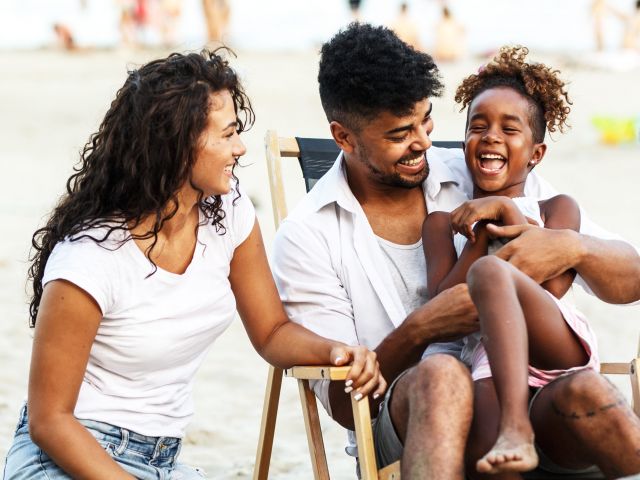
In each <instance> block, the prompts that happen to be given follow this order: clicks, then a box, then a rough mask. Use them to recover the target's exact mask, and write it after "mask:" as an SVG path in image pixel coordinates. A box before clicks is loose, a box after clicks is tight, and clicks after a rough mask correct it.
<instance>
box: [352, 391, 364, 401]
mask: <svg viewBox="0 0 640 480" xmlns="http://www.w3.org/2000/svg"><path fill="white" fill-rule="evenodd" d="M353 398H354V399H355V400H356V402H357V401H358V400H360V399H361V398H362V394H361V393H356V394H355V395H354V396H353Z"/></svg>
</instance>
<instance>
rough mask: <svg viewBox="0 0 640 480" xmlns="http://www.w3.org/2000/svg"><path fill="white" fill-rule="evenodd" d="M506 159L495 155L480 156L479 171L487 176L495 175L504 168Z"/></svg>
mask: <svg viewBox="0 0 640 480" xmlns="http://www.w3.org/2000/svg"><path fill="white" fill-rule="evenodd" d="M506 164H507V159H506V158H504V157H503V156H502V155H499V154H497V153H483V154H481V155H480V170H481V171H482V172H483V173H485V174H487V175H495V174H497V173H498V172H500V170H502V169H503V168H504V166H505V165H506Z"/></svg>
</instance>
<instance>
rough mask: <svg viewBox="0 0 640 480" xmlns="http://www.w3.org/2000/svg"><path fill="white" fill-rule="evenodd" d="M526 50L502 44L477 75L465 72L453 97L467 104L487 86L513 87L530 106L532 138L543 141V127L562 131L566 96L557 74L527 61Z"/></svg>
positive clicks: (544, 66) (567, 113) (463, 107)
mask: <svg viewBox="0 0 640 480" xmlns="http://www.w3.org/2000/svg"><path fill="white" fill-rule="evenodd" d="M528 53H529V49H528V48H526V47H522V46H516V47H502V48H501V49H500V53H498V55H496V57H495V58H494V59H493V60H492V61H491V62H490V63H488V64H487V65H485V66H484V67H482V68H481V69H480V70H479V71H478V73H477V74H475V75H469V76H468V77H467V78H465V79H464V80H463V81H462V84H460V86H459V87H458V89H457V90H456V96H455V100H456V102H457V103H460V104H461V105H462V108H461V109H460V111H462V110H464V109H465V108H466V107H468V106H469V105H470V104H471V102H472V101H473V100H474V99H475V98H476V97H477V96H478V95H480V93H482V92H484V91H485V90H488V89H490V88H496V87H498V88H499V87H507V88H513V89H514V90H516V91H517V92H520V93H521V94H522V95H523V96H524V97H525V98H527V99H528V100H529V101H530V103H531V106H532V109H531V115H530V117H529V123H530V124H531V130H532V131H533V141H534V142H536V143H541V142H542V141H544V135H545V126H546V128H547V129H548V130H549V131H550V132H555V131H556V128H557V129H559V130H560V131H561V132H564V130H565V128H566V127H568V124H567V116H568V115H569V112H570V111H571V108H570V107H569V105H571V104H572V103H571V100H569V95H568V94H567V91H566V89H565V85H566V84H565V82H563V81H562V80H561V79H560V78H559V76H558V74H559V73H560V72H559V71H558V70H552V69H551V68H550V67H547V66H546V65H543V64H542V63H527V62H526V61H525V57H526V56H527V54H528Z"/></svg>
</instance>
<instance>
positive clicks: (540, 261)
mask: <svg viewBox="0 0 640 480" xmlns="http://www.w3.org/2000/svg"><path fill="white" fill-rule="evenodd" d="M487 230H488V231H489V232H490V233H491V234H492V235H494V236H499V237H507V238H512V239H513V240H512V241H510V242H509V243H508V244H507V245H505V246H504V247H502V248H501V249H500V250H498V252H496V255H497V256H499V257H500V258H502V259H504V260H506V261H508V262H509V263H511V264H513V265H514V266H515V267H517V268H518V269H520V270H522V271H523V272H524V273H526V274H527V275H529V276H530V277H531V278H533V279H534V280H536V281H537V282H539V283H542V282H544V281H546V280H549V279H550V278H554V277H557V276H558V275H560V274H562V273H563V272H565V271H566V270H569V269H571V268H573V269H575V270H576V271H577V273H578V275H580V276H581V277H582V279H583V280H584V281H585V283H586V284H587V286H588V287H589V288H590V289H591V291H592V292H593V293H594V294H595V295H596V296H597V297H598V298H600V299H601V300H603V301H605V302H609V303H616V304H623V303H631V302H636V301H638V300H640V281H638V279H639V278H640V256H639V255H638V252H637V251H636V249H635V248H633V247H632V246H631V245H629V244H628V243H626V242H624V241H621V240H605V239H602V238H596V237H592V236H590V235H585V234H583V233H577V232H574V231H572V230H550V229H546V228H539V227H534V226H531V225H515V226H508V227H498V226H496V225H491V224H490V225H487Z"/></svg>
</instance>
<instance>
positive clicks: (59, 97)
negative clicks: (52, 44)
mask: <svg viewBox="0 0 640 480" xmlns="http://www.w3.org/2000/svg"><path fill="white" fill-rule="evenodd" d="M162 54H164V52H159V51H142V52H126V51H94V52H79V53H75V54H66V53H63V52H58V51H35V52H21V53H7V52H4V53H0V72H2V79H1V80H0V85H1V86H2V88H0V105H1V107H0V138H1V139H2V140H1V141H0V159H1V165H2V175H1V182H2V186H1V188H0V229H1V232H2V234H1V239H2V240H1V242H2V243H1V245H2V248H1V249H0V458H2V459H4V457H5V454H6V451H7V449H8V447H9V445H10V442H11V438H12V435H13V431H14V427H15V422H16V421H17V415H18V411H19V408H20V405H21V403H22V402H23V401H24V398H25V396H26V388H27V376H28V369H29V356H30V348H31V333H32V332H31V330H30V329H29V328H28V325H27V295H26V293H25V292H26V271H27V267H28V262H27V257H28V253H29V247H30V239H31V235H32V234H33V231H34V230H35V229H36V228H37V227H38V226H39V225H41V224H42V223H43V221H44V218H45V216H46V215H47V213H48V212H49V211H50V209H51V208H52V207H53V205H54V204H55V202H56V200H57V198H58V197H59V195H60V194H61V193H62V192H63V190H64V184H65V181H66V179H67V177H68V176H69V175H70V173H71V169H72V166H73V165H74V164H75V163H76V162H77V160H78V158H79V157H78V151H79V150H80V149H81V147H82V145H83V144H84V142H85V141H86V140H87V139H88V137H89V135H90V134H91V133H92V132H93V131H94V130H96V128H97V126H98V123H99V121H100V120H101V118H102V116H103V114H104V113H105V111H106V109H107V108H108V105H109V103H110V102H111V100H112V99H113V97H114V95H115V92H116V90H117V88H118V87H119V86H120V85H121V84H122V82H123V81H124V78H125V75H126V69H127V66H128V65H129V66H133V65H136V64H139V63H142V62H145V61H147V60H149V59H151V58H153V57H156V56H159V55H162ZM543 60H545V61H548V62H550V63H551V64H553V65H555V66H557V67H558V68H560V69H561V70H562V71H563V73H564V77H565V78H567V79H569V80H570V81H571V84H570V86H569V91H570V94H571V96H572V98H573V100H574V108H573V111H572V114H571V116H570V123H571V125H572V127H573V128H572V129H571V130H570V131H569V132H568V133H566V134H565V135H554V139H555V140H556V141H549V142H548V144H549V151H548V153H547V156H546V158H545V160H544V162H543V164H542V165H541V166H540V167H539V172H540V173H542V174H543V175H544V177H545V178H546V179H547V180H549V181H550V182H551V183H552V184H553V185H554V186H555V187H556V188H557V189H558V190H559V191H562V192H565V193H568V194H570V195H572V196H574V197H575V198H576V199H577V200H578V201H579V202H580V204H581V205H582V206H583V207H585V208H586V210H587V211H588V212H589V214H590V216H591V218H592V219H594V220H596V221H597V222H598V223H599V224H601V225H602V226H603V227H605V228H607V229H609V230H612V231H615V232H618V233H619V234H620V235H622V236H624V237H625V238H626V239H628V240H629V241H631V242H632V243H634V244H635V245H640V215H639V214H638V213H637V208H638V205H640V186H639V185H638V179H640V144H638V143H635V144H628V145H620V146H605V145H602V144H600V143H599V142H598V134H597V132H596V131H595V129H594V128H593V126H592V124H591V118H592V117H593V116H594V115H612V116H620V117H633V116H638V115H640V96H638V93H637V88H638V85H639V84H640V71H638V70H635V71H633V72H626V73H611V72H608V71H603V70H591V69H586V68H579V67H576V66H571V65H570V64H569V63H567V62H565V61H564V60H563V59H561V58H554V57H544V58H543ZM479 63H480V60H466V61H464V62H461V63H458V64H451V65H442V68H441V70H442V74H443V78H444V82H445V85H446V87H447V89H446V92H445V95H444V97H443V98H441V99H435V100H434V113H433V116H434V119H435V131H434V134H433V135H432V137H433V138H434V139H436V140H455V139H460V138H462V134H463V128H464V116H463V114H460V113H458V111H457V109H456V107H455V105H454V103H453V93H454V90H455V87H456V86H457V84H458V83H459V81H460V80H461V78H462V77H463V76H465V75H467V74H469V73H470V72H474V71H476V70H477V68H478V65H479ZM234 65H235V66H236V67H237V68H238V70H239V71H240V72H241V74H242V77H243V78H244V80H245V86H246V89H247V92H248V94H249V96H250V97H251V99H252V101H253V104H254V108H255V111H256V115H257V121H256V124H255V126H254V127H253V128H252V129H251V130H250V131H249V132H248V133H246V134H245V135H244V140H245V143H246V145H247V148H248V153H247V155H246V156H245V157H244V159H243V160H242V161H241V163H242V164H243V165H244V168H241V169H240V170H239V172H238V174H239V177H240V179H241V183H242V184H243V185H244V187H245V189H246V190H247V191H248V192H249V194H250V196H251V198H252V199H253V200H254V202H255V204H256V207H257V212H258V217H259V220H260V223H261V226H262V230H263V233H264V236H265V241H266V244H267V248H270V246H271V243H272V239H273V234H274V227H273V220H272V212H271V203H270V197H269V187H268V184H267V180H266V179H267V173H266V164H265V159H264V148H263V138H264V135H265V132H266V130H267V129H276V130H277V131H278V132H279V134H280V135H282V136H293V135H299V136H327V135H328V133H329V132H328V128H327V125H326V119H325V117H324V114H323V112H322V109H321V106H320V101H319V98H318V94H317V83H316V79H315V77H316V74H317V56H316V53H315V52H313V51H309V52H306V53H291V54H278V53H260V54H258V53H252V52H246V51H240V52H238V59H237V60H236V61H234ZM285 173H286V177H287V179H288V180H287V184H288V188H287V197H288V199H289V201H290V202H291V204H294V203H295V202H296V201H297V200H298V199H299V198H300V197H301V195H302V194H303V186H302V182H301V181H300V180H299V179H300V177H299V173H298V172H297V169H296V166H295V165H291V167H289V168H287V171H286V172H285ZM638 281H640V279H639V280H638ZM573 296H574V298H575V302H576V303H577V305H578V306H579V308H580V309H581V310H582V311H583V312H585V313H586V314H587V316H588V317H589V318H590V319H591V321H592V324H593V326H594V328H595V330H596V332H597V334H598V336H599V342H600V349H601V352H602V354H601V357H602V358H603V360H605V361H627V360H629V359H631V358H632V357H633V356H634V355H635V352H636V350H637V348H638V336H639V334H640V306H634V307H620V306H611V305H606V304H604V303H602V302H600V301H598V300H596V299H593V298H591V297H589V296H587V295H585V294H584V293H583V292H581V291H578V292H575V293H574V294H573ZM266 374H267V365H266V364H265V362H264V361H263V360H262V359H261V358H260V357H259V356H258V355H257V354H256V353H255V351H254V350H253V349H252V347H251V345H250V344H249V341H248V339H247V338H246V335H245V333H244V330H243V328H242V324H241V322H240V321H236V322H235V323H234V324H233V325H232V327H231V328H230V329H229V330H228V331H227V332H226V333H225V334H224V335H223V336H222V337H221V338H220V339H219V341H218V343H217V344H216V345H214V347H213V349H212V351H211V353H210V354H209V356H208V358H207V360H206V362H205V364H204V366H203V368H202V370H201V372H200V374H199V378H198V381H197V383H196V389H195V402H196V412H197V413H196V416H195V418H194V420H193V422H192V424H191V427H190V428H189V430H188V433H187V436H186V439H185V444H184V447H183V451H182V455H181V457H182V460H183V461H185V462H187V463H192V464H194V465H198V466H201V467H203V468H204V469H205V470H206V471H207V473H208V476H209V478H214V479H232V478H233V479H235V478H250V477H251V474H252V471H253V462H254V458H255V449H256V444H257V437H258V431H259V423H260V416H261V410H262V401H263V392H264V384H265V380H266ZM622 387H623V391H624V392H625V394H626V395H627V396H628V395H629V389H628V386H627V385H626V383H623V384H622ZM324 427H325V431H326V434H327V436H326V437H325V444H326V446H327V450H328V455H329V459H330V465H329V467H330V470H331V472H332V475H333V478H337V479H342V478H355V475H354V463H353V461H352V460H351V459H350V458H349V457H347V456H346V455H345V454H344V453H343V447H344V443H345V435H344V432H343V430H342V429H341V428H340V427H338V426H337V425H336V424H333V423H332V422H331V421H330V420H328V419H326V418H325V421H324ZM271 477H272V478H277V479H300V478H312V473H311V470H310V465H309V457H308V451H307V444H306V439H305V437H304V426H303V422H302V417H301V415H300V407H299V405H298V393H297V387H296V385H295V383H294V382H293V381H287V380H285V381H284V389H283V394H282V399H281V408H280V415H279V421H278V426H277V429H276V442H275V446H274V454H273V460H272V467H271Z"/></svg>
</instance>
